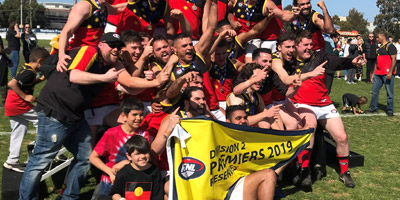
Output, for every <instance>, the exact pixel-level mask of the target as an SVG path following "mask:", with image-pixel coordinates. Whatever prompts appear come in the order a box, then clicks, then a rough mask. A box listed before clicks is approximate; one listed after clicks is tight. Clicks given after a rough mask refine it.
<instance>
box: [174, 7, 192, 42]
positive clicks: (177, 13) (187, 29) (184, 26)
mask: <svg viewBox="0 0 400 200" xmlns="http://www.w3.org/2000/svg"><path fill="white" fill-rule="evenodd" d="M170 15H171V17H172V18H175V19H178V20H179V24H180V25H181V31H182V33H185V34H186V35H190V36H191V35H193V30H192V26H191V25H190V23H189V21H188V20H187V19H186V17H185V15H183V13H182V11H181V10H179V9H172V10H171V11H170Z"/></svg>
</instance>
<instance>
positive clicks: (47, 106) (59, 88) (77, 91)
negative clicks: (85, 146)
mask: <svg viewBox="0 0 400 200" xmlns="http://www.w3.org/2000/svg"><path fill="white" fill-rule="evenodd" d="M96 52H97V54H96ZM69 55H70V56H71V57H72V60H69V61H68V63H69V65H68V66H67V67H68V68H73V69H79V70H82V71H87V72H90V73H93V74H105V73H106V72H107V71H108V70H109V69H110V68H111V66H110V65H106V66H104V64H103V62H102V61H101V57H98V56H99V55H101V52H99V50H98V49H97V48H96V47H88V46H84V47H81V48H76V49H73V50H71V51H70V52H69ZM83 68H85V69H83ZM70 71H71V70H69V71H64V72H58V71H54V72H53V73H52V74H51V76H50V78H49V80H48V81H47V83H46V85H45V86H44V87H43V89H42V91H41V92H40V95H39V97H38V98H37V99H36V100H37V102H38V104H37V107H36V108H35V110H36V111H43V112H44V113H45V114H46V115H47V116H49V117H53V118H55V119H57V120H59V121H62V122H67V123H73V122H76V121H78V120H81V119H83V117H84V115H83V111H84V110H85V109H88V108H89V107H90V106H91V104H92V101H93V99H94V98H95V97H96V96H97V94H98V93H99V92H100V91H101V90H102V89H103V87H104V85H105V84H106V83H96V84H90V85H79V84H76V83H72V82H70Z"/></svg>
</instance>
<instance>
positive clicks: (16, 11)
mask: <svg viewBox="0 0 400 200" xmlns="http://www.w3.org/2000/svg"><path fill="white" fill-rule="evenodd" d="M20 2H21V1H20V0H4V2H3V4H1V5H0V25H1V26H2V27H8V25H9V24H10V23H11V22H14V21H15V22H18V23H19V22H20V21H21V20H20V19H21V16H20V15H21V14H20V13H21V10H20V9H21V8H20V6H21V4H20ZM29 2H31V5H29ZM31 7H32V12H31V13H32V26H33V27H36V25H40V26H41V27H46V25H47V19H46V16H45V15H44V11H45V8H44V6H42V5H40V4H38V3H37V1H36V0H23V1H22V11H23V20H22V21H23V23H29V10H30V8H31Z"/></svg>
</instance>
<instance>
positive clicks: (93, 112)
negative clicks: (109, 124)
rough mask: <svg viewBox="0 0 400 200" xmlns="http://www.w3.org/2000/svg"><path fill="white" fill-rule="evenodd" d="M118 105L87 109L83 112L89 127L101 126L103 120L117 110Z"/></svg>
mask: <svg viewBox="0 0 400 200" xmlns="http://www.w3.org/2000/svg"><path fill="white" fill-rule="evenodd" d="M118 108H119V105H118V104H112V105H105V106H102V107H98V108H89V109H86V110H85V111H84V114H85V119H86V121H87V122H88V124H89V125H91V126H101V125H102V124H103V119H104V117H105V116H106V115H108V113H110V112H111V111H113V110H115V109H118Z"/></svg>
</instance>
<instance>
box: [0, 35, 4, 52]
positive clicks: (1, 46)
mask: <svg viewBox="0 0 400 200" xmlns="http://www.w3.org/2000/svg"><path fill="white" fill-rule="evenodd" d="M0 48H1V49H3V50H4V45H3V38H1V36H0Z"/></svg>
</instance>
